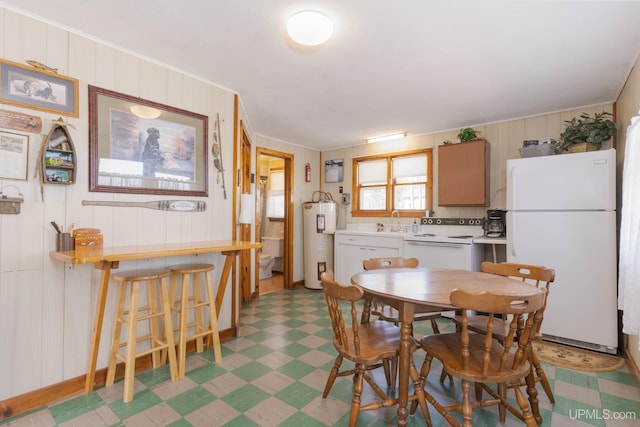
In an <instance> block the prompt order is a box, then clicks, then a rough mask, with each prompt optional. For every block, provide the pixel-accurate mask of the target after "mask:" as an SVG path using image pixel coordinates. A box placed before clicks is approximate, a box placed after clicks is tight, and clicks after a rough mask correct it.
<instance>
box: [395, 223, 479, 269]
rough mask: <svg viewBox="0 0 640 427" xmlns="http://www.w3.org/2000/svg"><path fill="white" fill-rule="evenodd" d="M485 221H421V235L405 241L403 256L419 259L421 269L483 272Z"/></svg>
mask: <svg viewBox="0 0 640 427" xmlns="http://www.w3.org/2000/svg"><path fill="white" fill-rule="evenodd" d="M483 222H484V218H422V221H421V223H422V224H421V225H420V227H419V228H420V230H419V232H418V233H409V234H407V235H406V236H405V238H404V257H405V258H414V257H415V258H417V259H418V261H419V262H420V267H431V268H450V269H463V270H471V271H480V263H481V262H482V260H483V259H484V253H483V246H482V245H479V244H476V243H473V239H474V238H477V237H482V236H483V235H484V231H483V228H482V224H483Z"/></svg>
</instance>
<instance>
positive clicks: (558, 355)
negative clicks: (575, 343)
mask: <svg viewBox="0 0 640 427" xmlns="http://www.w3.org/2000/svg"><path fill="white" fill-rule="evenodd" d="M533 348H534V351H535V352H536V355H537V356H538V359H540V361H542V362H547V363H550V364H552V365H556V366H560V367H562V368H568V369H574V370H577V371H587V372H604V371H614V370H616V369H618V368H621V367H622V366H623V365H624V359H622V358H620V357H616V356H612V355H610V354H605V353H598V352H596V351H589V350H584V349H581V348H576V347H570V346H566V345H562V344H556V343H553V342H547V341H537V342H535V343H533Z"/></svg>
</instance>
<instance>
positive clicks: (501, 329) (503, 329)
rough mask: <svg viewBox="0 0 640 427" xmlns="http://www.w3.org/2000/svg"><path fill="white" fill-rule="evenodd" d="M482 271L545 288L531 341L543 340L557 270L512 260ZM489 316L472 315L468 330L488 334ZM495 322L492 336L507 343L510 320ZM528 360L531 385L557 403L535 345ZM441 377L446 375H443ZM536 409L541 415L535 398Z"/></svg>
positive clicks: (457, 320)
mask: <svg viewBox="0 0 640 427" xmlns="http://www.w3.org/2000/svg"><path fill="white" fill-rule="evenodd" d="M480 270H481V271H482V272H484V273H490V274H497V275H499V276H505V277H512V278H517V279H519V280H521V281H522V282H524V283H529V284H531V285H532V286H535V287H536V288H538V289H546V291H547V292H546V294H545V295H546V296H545V301H544V305H543V307H542V309H541V310H540V322H539V323H538V327H537V330H536V331H535V334H534V336H533V337H532V340H538V341H540V340H542V333H541V332H540V327H541V326H542V321H543V319H544V310H545V308H546V306H547V299H548V298H549V286H550V284H551V283H552V282H553V281H554V280H555V271H554V270H553V269H550V268H546V267H542V266H537V265H529V264H517V263H509V262H501V263H493V262H483V263H482V264H481V265H480ZM486 317H487V316H486V315H475V316H470V317H469V325H468V328H469V330H471V331H473V332H477V333H481V334H484V333H486V324H487V319H486ZM453 321H454V323H456V324H457V325H460V318H459V317H456V318H455V319H453ZM493 322H494V324H493V337H494V338H495V339H497V340H498V341H500V342H504V340H505V337H506V336H507V334H508V332H509V324H510V323H509V321H508V319H505V316H504V315H501V316H500V317H496V318H495V319H494V321H493ZM528 357H529V361H530V362H531V373H530V380H532V381H534V382H533V383H532V386H533V387H535V383H537V382H539V383H540V384H541V385H542V388H543V389H544V392H545V394H546V395H547V397H548V398H549V401H550V402H551V403H555V398H554V396H553V391H552V390H551V385H550V384H549V380H548V379H547V375H546V373H545V372H544V369H543V368H542V366H541V364H540V361H539V360H538V356H537V355H536V353H535V351H534V349H533V345H531V348H530V349H529V351H528ZM441 380H443V378H442V377H441ZM476 390H477V392H476V393H477V394H479V393H481V391H480V388H477V389H476ZM532 404H533V406H534V408H533V410H534V414H535V415H536V416H537V417H539V415H538V413H539V411H538V408H537V405H538V403H537V400H536V399H535V396H534V399H533V403H532ZM504 415H505V414H504V410H503V411H502V413H501V420H503V419H504Z"/></svg>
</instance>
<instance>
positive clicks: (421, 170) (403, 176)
mask: <svg viewBox="0 0 640 427" xmlns="http://www.w3.org/2000/svg"><path fill="white" fill-rule="evenodd" d="M431 156H432V150H431V149H430V148H429V149H426V150H419V151H411V152H404V153H394V154H388V155H375V156H369V157H360V158H357V159H353V170H354V171H355V173H354V175H353V180H354V182H353V188H354V209H353V211H352V214H353V216H386V215H390V214H391V211H393V210H394V209H397V210H398V211H401V212H404V213H405V214H408V215H409V216H416V217H417V216H423V215H424V212H425V210H430V209H431V207H432V175H433V174H432V168H431V165H432V160H431V159H432V157H431Z"/></svg>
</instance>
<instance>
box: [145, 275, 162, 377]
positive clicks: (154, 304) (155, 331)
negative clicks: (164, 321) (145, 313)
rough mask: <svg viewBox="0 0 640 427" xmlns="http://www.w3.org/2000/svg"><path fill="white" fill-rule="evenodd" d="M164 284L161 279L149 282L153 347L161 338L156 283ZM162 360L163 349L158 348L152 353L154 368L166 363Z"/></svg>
mask: <svg viewBox="0 0 640 427" xmlns="http://www.w3.org/2000/svg"><path fill="white" fill-rule="evenodd" d="M158 284H159V286H162V283H160V279H157V280H150V281H149V282H147V305H148V307H149V334H150V336H151V347H156V346H157V345H158V343H159V342H161V341H162V340H161V339H160V325H159V321H160V319H158V317H157V316H155V315H156V314H157V313H160V311H159V310H158V300H157V298H158V296H157V294H156V285H158ZM161 362H162V350H156V351H154V352H152V353H151V364H152V366H153V368H154V369H157V368H158V367H160V366H161V365H163V364H164V363H161Z"/></svg>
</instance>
